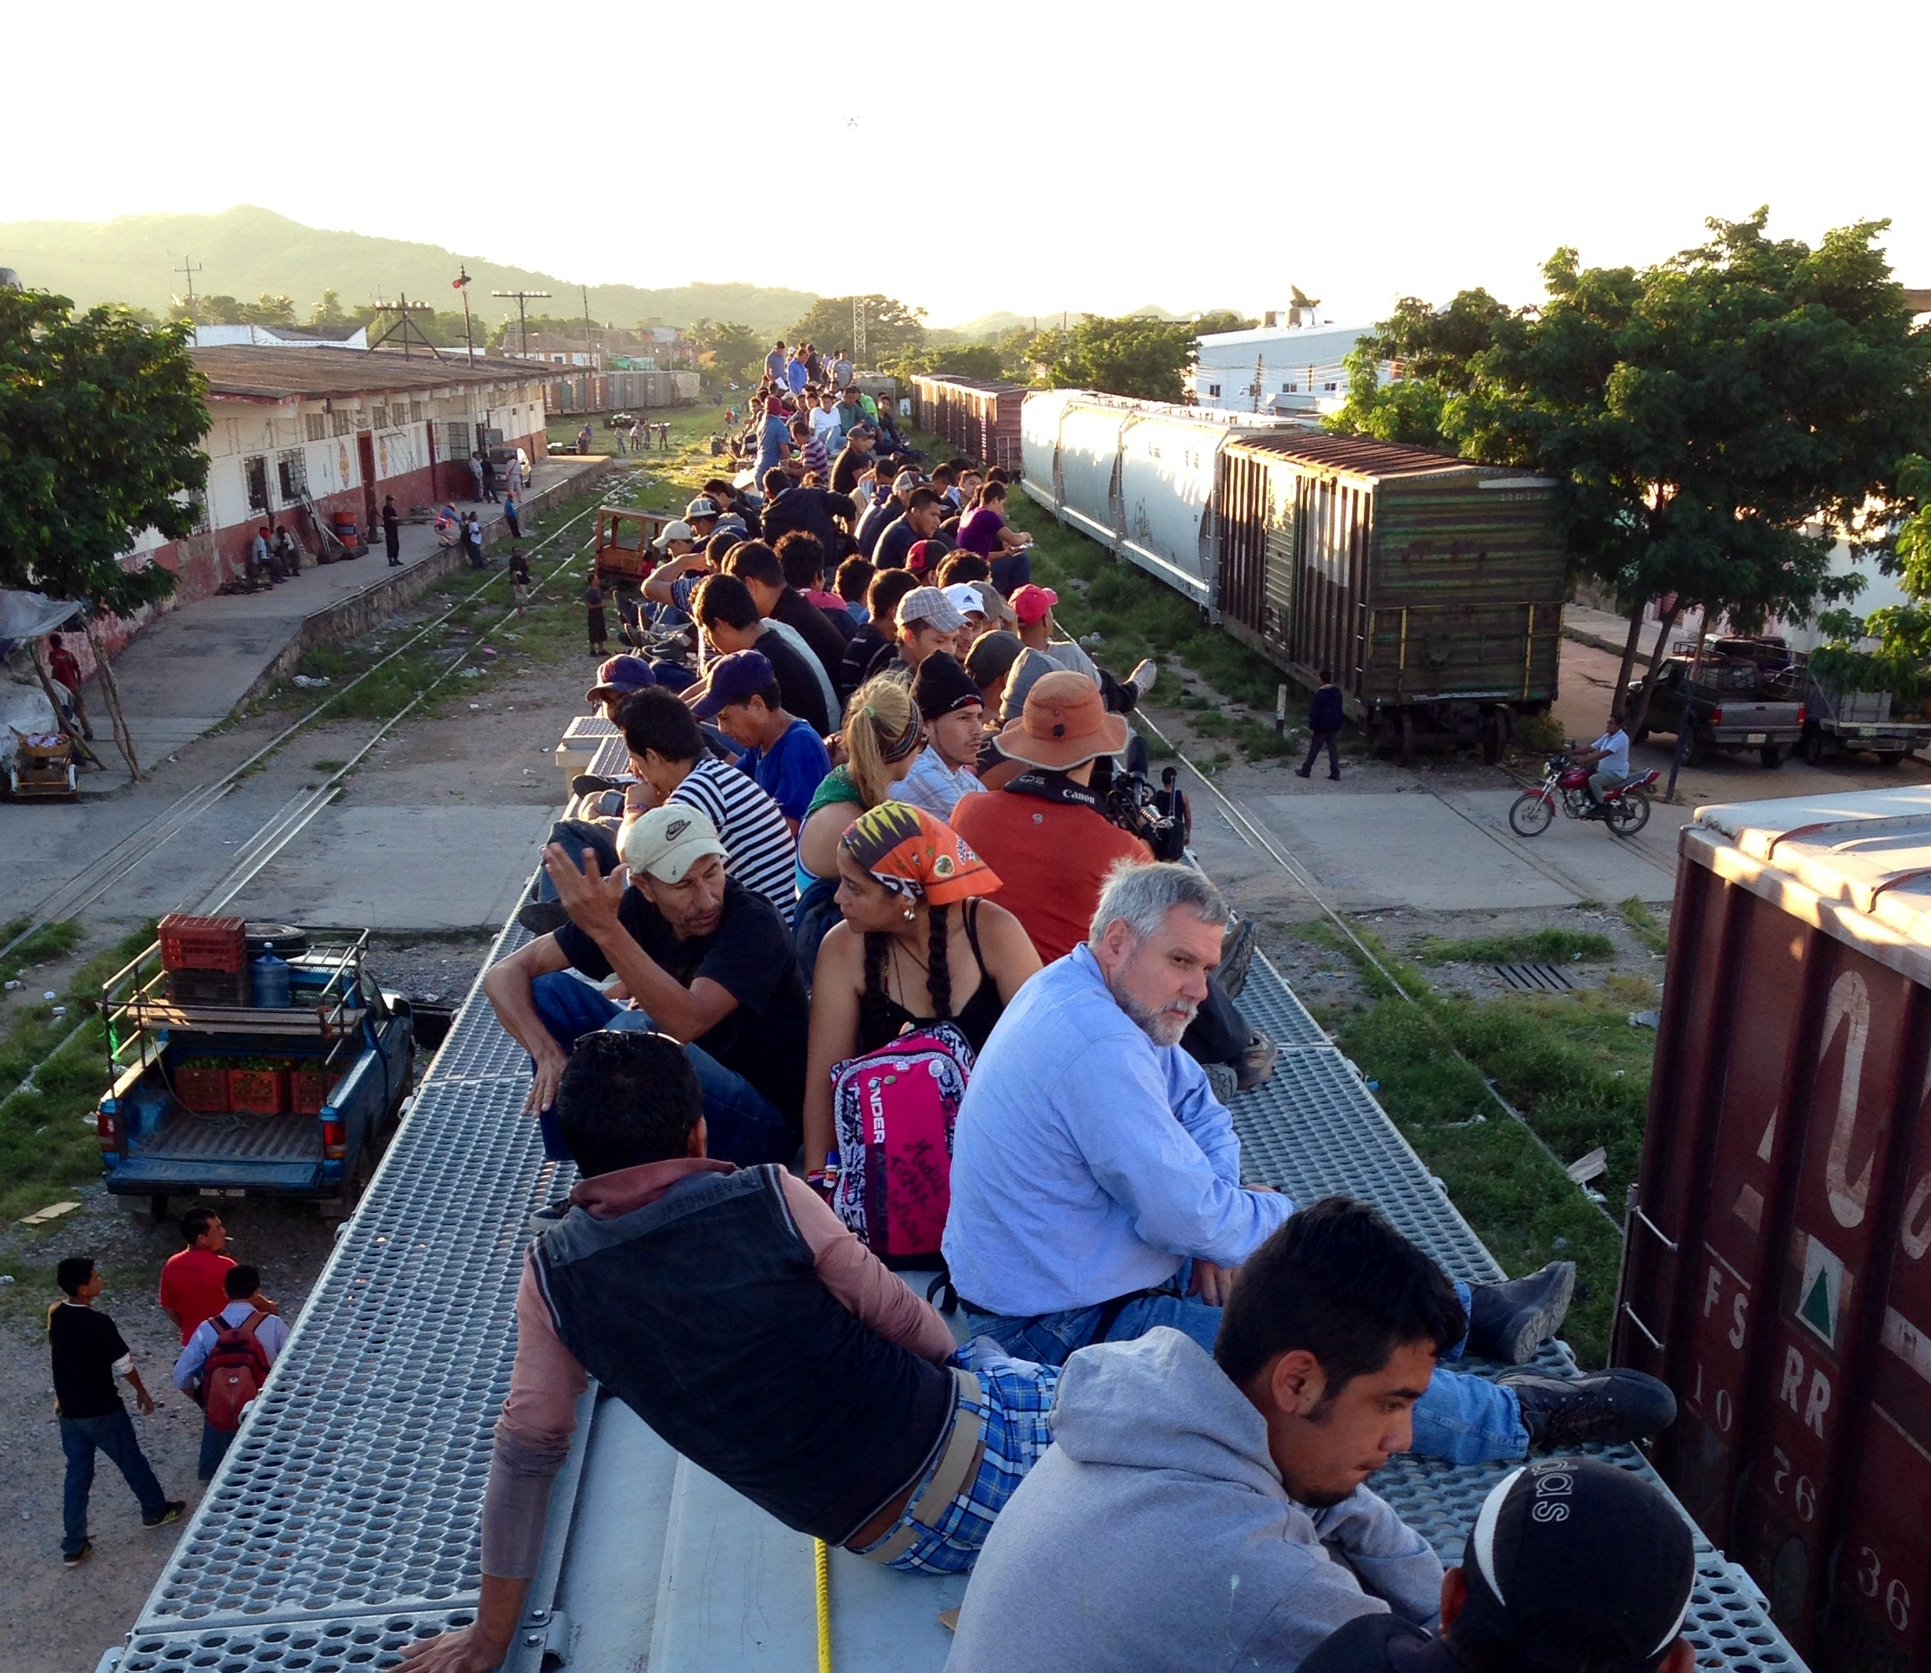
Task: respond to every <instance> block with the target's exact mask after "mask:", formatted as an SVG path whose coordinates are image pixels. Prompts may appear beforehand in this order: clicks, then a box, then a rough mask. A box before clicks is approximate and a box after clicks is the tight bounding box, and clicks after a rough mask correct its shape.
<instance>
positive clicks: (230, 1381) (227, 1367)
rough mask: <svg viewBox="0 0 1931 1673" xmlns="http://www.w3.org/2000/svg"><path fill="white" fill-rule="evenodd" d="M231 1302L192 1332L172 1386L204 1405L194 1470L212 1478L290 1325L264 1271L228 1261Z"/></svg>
mask: <svg viewBox="0 0 1931 1673" xmlns="http://www.w3.org/2000/svg"><path fill="white" fill-rule="evenodd" d="M222 1288H223V1290H224V1292H225V1293H226V1295H227V1297H228V1305H227V1306H226V1307H224V1308H222V1310H221V1311H220V1312H219V1313H217V1314H216V1315H215V1316H214V1317H213V1318H212V1319H209V1320H207V1321H206V1322H205V1323H203V1324H202V1325H201V1327H200V1328H199V1329H198V1330H196V1331H195V1333H194V1334H193V1335H192V1336H190V1337H189V1338H188V1345H187V1346H186V1347H185V1348H183V1349H182V1350H181V1357H180V1358H179V1359H178V1360H176V1361H175V1362H174V1386H175V1387H176V1388H178V1389H180V1390H181V1391H182V1392H183V1393H187V1394H193V1396H194V1397H195V1400H196V1401H197V1402H198V1403H199V1404H200V1406H201V1413H202V1427H201V1461H200V1464H199V1465H198V1466H197V1469H196V1474H198V1475H199V1476H200V1478H201V1479H202V1480H203V1481H210V1480H212V1479H213V1478H214V1473H215V1470H216V1468H217V1467H218V1466H219V1465H220V1463H221V1461H222V1459H223V1458H225V1457H226V1456H227V1454H228V1448H229V1447H230V1446H232V1445H233V1444H234V1439H235V1435H236V1434H237V1433H238V1432H239V1430H240V1429H241V1420H242V1417H243V1416H244V1415H245V1414H246V1412H247V1410H248V1407H249V1406H250V1404H251V1403H252V1402H253V1401H254V1399H255V1397H256V1396H257V1395H258V1394H260V1393H261V1390H262V1384H263V1383H265V1382H267V1381H268V1373H269V1370H270V1369H271V1367H273V1365H274V1363H275V1361H276V1360H277V1359H278V1358H280V1357H281V1351H282V1349H283V1348H284V1347H285V1346H287V1344H288V1326H287V1325H286V1324H284V1323H283V1322H282V1320H281V1318H280V1317H279V1316H278V1315H277V1314H276V1313H275V1311H274V1307H273V1303H270V1302H264V1301H263V1300H262V1295H261V1274H260V1273H259V1272H258V1271H256V1269H255V1268H254V1267H252V1266H236V1267H230V1268H229V1270H228V1272H227V1274H226V1275H225V1276H224V1278H223V1279H222Z"/></svg>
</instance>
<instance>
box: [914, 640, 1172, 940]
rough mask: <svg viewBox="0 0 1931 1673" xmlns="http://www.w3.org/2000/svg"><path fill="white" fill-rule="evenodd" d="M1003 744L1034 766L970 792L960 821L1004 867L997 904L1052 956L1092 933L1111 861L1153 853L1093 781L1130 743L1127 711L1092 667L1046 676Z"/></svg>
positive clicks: (957, 825)
mask: <svg viewBox="0 0 1931 1673" xmlns="http://www.w3.org/2000/svg"><path fill="white" fill-rule="evenodd" d="M998 743H999V751H1000V753H1001V754H1002V755H1004V756H1005V757H1006V758H1007V759H1008V760H1010V761H1016V762H1021V763H1023V764H1024V766H1025V768H1026V770H1025V771H1024V772H1022V773H1020V774H1019V775H1018V776H1017V777H1016V778H1012V779H1009V780H1008V781H1007V782H1006V783H1005V785H1004V786H1003V787H1002V788H1001V789H998V790H994V791H992V792H990V793H989V794H987V795H983V796H968V797H967V798H966V799H965V800H964V801H963V802H961V803H960V804H959V805H958V806H957V807H956V808H955V809H954V810H953V814H952V821H951V823H952V828H953V829H954V830H956V831H957V832H958V833H959V835H960V836H962V837H964V838H965V840H966V841H967V843H969V844H970V845H971V847H972V848H973V850H974V851H975V852H976V853H978V854H979V855H980V857H981V858H983V859H984V860H985V862H986V864H987V865H989V866H991V867H992V869H993V870H994V871H996V872H998V874H999V876H1000V878H1001V879H1002V880H1003V884H1004V886H1003V887H1002V888H1001V889H1000V891H999V904H1000V905H1001V906H1003V907H1005V909H1006V910H1007V911H1008V912H1010V913H1012V914H1013V916H1015V917H1016V918H1018V920H1019V921H1020V923H1021V924H1023V925H1024V926H1025V929H1026V933H1027V934H1028V935H1030V936H1031V937H1032V941H1033V946H1034V947H1035V948H1036V949H1037V950H1038V952H1039V956H1040V958H1041V959H1042V960H1044V961H1045V962H1046V963H1048V964H1050V963H1051V962H1052V961H1053V960H1054V959H1056V958H1063V957H1064V956H1065V955H1066V954H1068V953H1070V952H1071V951H1072V950H1073V949H1074V948H1075V947H1077V946H1079V945H1080V944H1081V943H1082V942H1084V941H1085V940H1086V936H1087V931H1088V930H1089V929H1090V928H1091V927H1092V923H1093V913H1094V911H1095V909H1096V908H1097V907H1098V906H1099V903H1100V890H1101V889H1102V888H1103V887H1105V884H1106V879H1107V875H1108V873H1110V872H1111V871H1112V869H1113V867H1114V866H1115V865H1116V864H1117V863H1118V862H1119V861H1121V860H1134V861H1144V860H1150V859H1152V858H1153V852H1152V850H1151V849H1149V848H1148V847H1147V845H1146V844H1145V843H1144V842H1142V841H1141V840H1140V839H1139V838H1138V837H1136V836H1132V835H1129V834H1128V833H1127V832H1125V831H1123V830H1121V829H1120V828H1119V826H1117V825H1115V824H1114V823H1113V822H1112V821H1111V820H1109V819H1108V818H1107V817H1106V815H1105V814H1104V813H1102V812H1101V811H1100V799H1099V797H1098V796H1096V795H1095V794H1094V793H1093V791H1092V790H1091V789H1089V788H1088V786H1089V784H1090V783H1091V781H1092V777H1093V764H1094V762H1095V761H1097V760H1098V758H1099V757H1100V756H1102V755H1114V754H1117V753H1118V752H1119V751H1120V750H1122V749H1124V748H1125V747H1126V717H1125V716H1124V715H1116V714H1109V713H1108V712H1107V709H1106V702H1105V699H1104V698H1102V697H1101V695H1100V688H1099V685H1098V683H1097V682H1096V681H1094V680H1090V679H1088V678H1087V677H1086V675H1084V674H1075V673H1072V672H1070V671H1063V672H1056V673H1051V674H1042V675H1041V676H1040V677H1039V679H1037V680H1035V681H1034V682H1033V687H1032V689H1031V690H1030V691H1029V692H1027V694H1026V707H1025V709H1024V711H1023V712H1022V713H1021V715H1020V717H1019V719H1017V720H1015V721H1014V722H1013V723H1012V724H1011V725H1010V726H1007V727H1006V728H1005V729H1004V730H1003V731H1001V732H1000V734H999V738H998Z"/></svg>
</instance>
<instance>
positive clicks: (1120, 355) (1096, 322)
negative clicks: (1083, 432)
mask: <svg viewBox="0 0 1931 1673" xmlns="http://www.w3.org/2000/svg"><path fill="white" fill-rule="evenodd" d="M1196 335H1197V333H1196V331H1195V328H1194V325H1193V322H1192V321H1190V320H1163V319H1155V318H1153V317H1152V316H1150V315H1145V314H1134V315H1129V316H1127V317H1125V318H1121V319H1108V318H1106V317H1105V316H1103V315H1100V314H1083V315H1081V317H1080V322H1079V324H1077V325H1074V326H1069V327H1067V328H1066V329H1064V330H1052V331H1042V332H1040V333H1039V334H1038V335H1037V336H1035V337H1034V338H1033V339H1032V342H1031V343H1030V344H1029V345H1028V347H1027V350H1026V354H1027V357H1028V358H1029V359H1030V360H1031V361H1032V362H1033V363H1034V365H1036V366H1037V367H1038V368H1039V369H1040V370H1039V376H1040V379H1041V381H1043V382H1044V383H1045V385H1046V386H1047V387H1048V388H1049V389H1097V390H1100V391H1102V392H1104V393H1105V394H1108V395H1127V396H1132V397H1134V398H1136V399H1138V400H1144V401H1179V400H1182V399H1184V398H1185V395H1186V385H1185V381H1184V380H1185V376H1186V373H1187V371H1188V369H1189V368H1190V367H1191V366H1192V365H1193V363H1194V362H1195V360H1197V359H1198V358H1199V353H1200V350H1199V344H1198V343H1197V342H1196V341H1195V338H1196Z"/></svg>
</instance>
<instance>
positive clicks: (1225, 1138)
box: [944, 675, 1676, 1464]
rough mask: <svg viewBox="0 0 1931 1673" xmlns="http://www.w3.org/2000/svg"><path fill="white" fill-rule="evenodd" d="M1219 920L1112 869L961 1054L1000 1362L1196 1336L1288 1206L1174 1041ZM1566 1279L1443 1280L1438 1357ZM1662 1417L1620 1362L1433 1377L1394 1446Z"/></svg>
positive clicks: (1637, 1431) (1520, 1312)
mask: <svg viewBox="0 0 1931 1673" xmlns="http://www.w3.org/2000/svg"><path fill="white" fill-rule="evenodd" d="M1058 677H1060V678H1072V677H1074V676H1065V675H1062V676H1058ZM1041 683H1042V684H1043V683H1044V682H1041ZM984 800H985V801H988V802H991V801H996V800H998V795H997V794H994V795H992V796H988V797H985V798H984ZM978 805H980V804H979V803H978V802H972V803H968V804H967V807H968V808H972V807H976V806H978ZM960 835H961V836H965V837H966V840H967V841H968V842H971V841H972V838H971V837H970V836H969V835H967V833H966V832H965V831H964V830H961V831H960ZM973 847H974V848H975V849H979V845H978V844H977V843H976V842H974V843H973ZM979 852H980V853H982V854H985V851H984V850H983V849H979ZM985 858H986V860H987V863H988V864H991V865H992V866H993V867H994V869H995V870H997V869H998V862H997V861H996V860H994V859H993V857H992V856H991V855H990V854H985ZM1000 875H1001V876H1004V875H1005V874H1004V873H1003V872H1001V874H1000ZM1007 887H1008V888H1010V887H1011V884H1010V880H1009V881H1008V884H1007ZM1226 924H1227V907H1226V904H1225V903H1224V902H1223V901H1222V899H1221V896H1220V892H1219V891H1218V890H1217V889H1216V888H1215V887H1214V886H1213V884H1212V883H1211V882H1209V881H1208V880H1207V878H1206V877H1205V876H1203V875H1202V874H1201V873H1200V872H1198V871H1195V870H1194V869H1193V868H1192V867H1191V866H1184V865H1161V864H1155V863H1153V862H1148V863H1146V864H1144V865H1128V866H1122V867H1121V868H1120V869H1119V870H1118V871H1116V872H1115V873H1114V875H1113V877H1112V878H1111V879H1110V880H1109V881H1108V883H1107V886H1106V889H1105V892H1104V893H1103V894H1102V896H1101V898H1100V902H1099V906H1098V909H1097V910H1096V911H1095V912H1094V914H1093V924H1092V933H1091V935H1090V937H1089V939H1088V941H1087V942H1086V944H1085V945H1084V946H1081V947H1079V948H1078V949H1076V950H1075V951H1074V952H1073V953H1072V954H1071V956H1070V957H1067V958H1063V959H1060V960H1058V961H1057V962H1056V963H1053V964H1050V965H1048V966H1047V967H1046V969H1044V970H1043V971H1041V972H1040V974H1039V975H1037V976H1035V977H1034V978H1033V979H1032V980H1031V981H1030V982H1028V983H1027V984H1026V985H1025V987H1024V988H1022V989H1021V990H1020V993H1019V997H1018V998H1017V999H1015V1000H1014V1001H1013V1003H1012V1005H1011V1006H1010V1007H1009V1008H1008V1010H1007V1012H1006V1014H1005V1016H1004V1017H1002V1018H1001V1019H1000V1022H999V1027H998V1028H997V1029H996V1030H994V1032H993V1036H992V1039H991V1040H990V1041H989V1042H988V1044H987V1046H986V1049H985V1051H984V1052H983V1053H981V1054H980V1057H979V1061H978V1064H977V1066H976V1067H975V1069H974V1071H973V1076H972V1080H971V1082H970V1083H969V1084H968V1086H967V1087H966V1093H965V1103H964V1105H963V1107H962V1108H961V1109H960V1112H959V1120H958V1127H957V1131H956V1136H955V1140H954V1150H953V1157H952V1174H951V1187H952V1206H951V1212H950V1214H949V1216H948V1217H947V1220H946V1227H945V1242H944V1250H945V1258H946V1262H947V1266H948V1268H949V1270H950V1272H951V1278H952V1283H953V1285H954V1286H955V1288H956V1290H957V1292H958V1295H959V1298H960V1300H961V1302H962V1303H963V1304H964V1306H965V1307H966V1309H967V1318H968V1320H969V1322H970V1324H971V1328H972V1330H973V1331H974V1332H975V1333H980V1332H983V1333H985V1334H987V1335H990V1336H992V1337H994V1338H995V1339H996V1340H997V1341H998V1342H999V1343H1000V1344H1001V1346H1003V1347H1004V1348H1005V1349H1006V1350H1007V1351H1008V1352H1010V1353H1015V1354H1022V1355H1024V1356H1025V1357H1027V1358H1029V1359H1037V1360H1040V1361H1042V1362H1045V1363H1050V1364H1058V1363H1060V1362H1061V1361H1063V1360H1064V1359H1065V1358H1066V1356H1067V1355H1068V1354H1071V1353H1073V1352H1074V1351H1076V1350H1077V1349H1079V1348H1083V1347H1085V1346H1086V1345H1087V1344H1088V1343H1091V1342H1099V1341H1123V1340H1126V1339H1129V1338H1131V1337H1135V1336H1141V1335H1144V1334H1145V1333H1146V1332H1147V1331H1148V1330H1150V1329H1152V1328H1153V1327H1154V1326H1156V1325H1173V1326H1175V1327H1176V1328H1178V1329H1180V1330H1183V1331H1185V1332H1186V1333H1187V1334H1189V1335H1190V1336H1192V1337H1193V1338H1194V1340H1195V1341H1197V1342H1199V1343H1200V1344H1201V1345H1202V1346H1203V1347H1208V1346H1211V1345H1212V1343H1213V1341H1214V1337H1215V1334H1216V1333H1217V1332H1218V1331H1219V1330H1220V1328H1221V1325H1222V1315H1221V1309H1222V1307H1223V1306H1224V1305H1225V1302H1226V1297H1227V1292H1228V1288H1229V1280H1230V1276H1231V1274H1232V1273H1233V1272H1234V1271H1236V1270H1237V1269H1238V1268H1239V1267H1240V1266H1241V1265H1242V1264H1243V1263H1244V1262H1245V1261H1247V1260H1248V1259H1249V1258H1250V1257H1251V1256H1252V1254H1253V1252H1254V1251H1255V1250H1256V1249H1258V1248H1259V1247H1260V1246H1261V1244H1262V1243H1264V1242H1265V1241H1266V1239H1267V1237H1268V1236H1269V1234H1270V1233H1271V1232H1273V1231H1274V1230H1275V1229H1276V1228H1277V1227H1279V1226H1280V1225H1282V1224H1283V1223H1285V1222H1286V1221H1288V1220H1289V1219H1290V1218H1291V1217H1292V1215H1293V1214H1294V1204H1293V1202H1292V1201H1291V1200H1290V1199H1289V1198H1287V1197H1284V1196H1282V1195H1280V1194H1279V1193H1278V1192H1275V1191H1270V1190H1264V1189H1254V1188H1248V1187H1244V1186H1243V1185H1242V1183H1241V1171H1240V1140H1239V1139H1238V1138H1237V1137H1236V1136H1235V1132H1234V1124H1233V1120H1232V1118H1231V1117H1230V1116H1229V1115H1228V1113H1227V1111H1226V1109H1225V1107H1223V1106H1222V1105H1221V1103H1220V1102H1219V1101H1218V1100H1216V1099H1215V1098H1214V1096H1213V1095H1212V1093H1211V1092H1210V1091H1209V1089H1208V1082H1207V1076H1206V1073H1205V1071H1204V1070H1203V1069H1202V1068H1201V1066H1200V1065H1199V1063H1198V1062H1196V1061H1195V1059H1194V1058H1193V1057H1191V1056H1190V1055H1188V1053H1187V1052H1186V1051H1185V1050H1184V1049H1182V1047H1181V1045H1180V1039H1181V1036H1182V1034H1183V1033H1184V1032H1185V1031H1186V1029H1187V1027H1188V1025H1189V1024H1190V1023H1191V1022H1192V1020H1193V1018H1194V1014H1195V1013H1196V1012H1197V1011H1198V1009H1199V1008H1200V1004H1201V1002H1202V1000H1203V999H1204V998H1205V997H1206V993H1207V977H1208V975H1209V974H1210V973H1211V972H1212V970H1213V969H1214V967H1215V965H1216V964H1217V963H1218V962H1219V959H1220V951H1221V944H1222V937H1223V932H1224V930H1225V928H1226ZM1575 1276H1576V1274H1575V1267H1574V1265H1573V1264H1572V1263H1570V1262H1567V1261H1563V1262H1555V1263H1552V1264H1551V1265H1549V1266H1547V1267H1545V1268H1544V1269H1543V1270H1542V1271H1541V1272H1539V1273H1536V1274H1534V1275H1532V1276H1530V1277H1527V1278H1519V1279H1516V1280H1514V1281H1513V1282H1511V1283H1502V1284H1479V1285H1478V1284H1463V1285H1461V1286H1459V1289H1458V1293H1460V1294H1461V1296H1462V1299H1463V1305H1464V1307H1465V1308H1466V1310H1467V1314H1468V1318H1467V1326H1466V1337H1467V1340H1466V1342H1465V1343H1463V1344H1460V1345H1453V1346H1454V1347H1455V1351H1454V1353H1452V1354H1450V1355H1448V1357H1450V1358H1454V1357H1459V1355H1460V1354H1461V1353H1462V1352H1468V1353H1472V1354H1476V1355H1479V1356H1481V1357H1482V1358H1485V1359H1491V1360H1495V1361H1498V1362H1500V1363H1502V1364H1507V1365H1514V1364H1520V1363H1521V1362H1522V1361H1524V1360H1526V1359H1528V1358H1530V1357H1531V1356H1533V1355H1534V1353H1535V1352H1536V1350H1537V1348H1538V1347H1540V1345H1541V1344H1542V1343H1543V1342H1545V1341H1547V1340H1548V1339H1549V1337H1550V1336H1551V1335H1552V1334H1553V1333H1554V1332H1555V1330H1556V1329H1557V1328H1558V1326H1559V1325H1560V1324H1561V1322H1562V1319H1563V1316H1564V1314H1565V1313H1566V1312H1567V1310H1568V1305H1569V1298H1570V1295H1571V1293H1572V1292H1573V1290H1574V1286H1575ZM1675 1416H1676V1402H1675V1399H1674V1397H1673V1396H1672V1395H1671V1394H1670V1391H1669V1390H1668V1389H1667V1388H1666V1387H1665V1386H1664V1385H1663V1384H1662V1383H1660V1382H1658V1381H1656V1379H1655V1378H1653V1377H1648V1376H1644V1375H1643V1374H1642V1373H1641V1372H1637V1371H1622V1370H1612V1371H1604V1372H1601V1373H1598V1374H1596V1375H1594V1376H1588V1377H1578V1378H1573V1379H1569V1378H1561V1377H1552V1376H1543V1375H1541V1374H1538V1373H1535V1372H1531V1371H1517V1372H1512V1373H1510V1374H1509V1375H1507V1376H1505V1377H1503V1378H1501V1379H1500V1380H1499V1381H1496V1382H1489V1381H1486V1380H1485V1379H1483V1378H1480V1377H1474V1376H1463V1375H1458V1374H1455V1373H1452V1372H1449V1371H1446V1370H1442V1371H1437V1372H1436V1374H1435V1377H1434V1379H1433V1381H1432V1382H1431V1383H1430V1385H1429V1388H1428V1392H1427V1394H1426V1395H1424V1396H1423V1398H1422V1399H1421V1401H1420V1404H1419V1405H1418V1406H1417V1408H1416V1411H1415V1425H1416V1431H1415V1451H1416V1452H1417V1453H1419V1454H1421V1455H1422V1456H1423V1457H1427V1458H1441V1459H1446V1460H1447V1461H1448V1462H1450V1463H1456V1464H1472V1463H1479V1462H1482V1461H1484V1460H1488V1459H1504V1458H1521V1457H1523V1456H1524V1455H1525V1454H1527V1453H1528V1452H1529V1450H1530V1449H1531V1448H1556V1447H1571V1446H1579V1445H1583V1444H1586V1443H1589V1442H1596V1441H1601V1442H1604V1443H1613V1442H1620V1441H1633V1440H1637V1439H1639V1438H1642V1437H1644V1436H1648V1435H1652V1434H1654V1433H1655V1432H1656V1431H1657V1430H1659V1429H1662V1428H1665V1427H1667V1426H1668V1425H1669V1424H1670V1423H1671V1422H1673V1421H1674V1419H1675Z"/></svg>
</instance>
